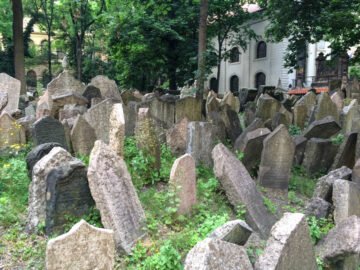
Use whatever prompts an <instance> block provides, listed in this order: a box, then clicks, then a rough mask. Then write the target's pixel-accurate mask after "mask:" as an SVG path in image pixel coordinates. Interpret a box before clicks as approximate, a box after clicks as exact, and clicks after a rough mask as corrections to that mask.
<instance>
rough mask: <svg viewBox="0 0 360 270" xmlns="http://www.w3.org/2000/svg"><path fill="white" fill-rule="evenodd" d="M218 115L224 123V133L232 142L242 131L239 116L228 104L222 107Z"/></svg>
mask: <svg viewBox="0 0 360 270" xmlns="http://www.w3.org/2000/svg"><path fill="white" fill-rule="evenodd" d="M220 115H221V119H222V120H223V122H224V124H225V131H226V135H227V137H228V138H229V139H230V140H231V142H232V143H234V142H235V141H236V139H237V138H238V137H239V135H240V134H241V132H242V130H241V125H240V119H239V116H238V114H237V113H236V112H235V111H234V110H232V109H231V108H230V107H229V106H228V105H224V106H223V107H222V110H221V112H220Z"/></svg>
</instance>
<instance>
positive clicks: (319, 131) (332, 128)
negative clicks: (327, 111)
mask: <svg viewBox="0 0 360 270" xmlns="http://www.w3.org/2000/svg"><path fill="white" fill-rule="evenodd" d="M340 130H341V127H340V126H339V124H338V123H337V122H336V121H335V119H334V118H333V117H332V116H327V117H325V118H323V119H321V120H318V121H314V122H312V123H311V124H310V125H309V126H308V128H307V129H306V130H305V131H304V137H306V138H308V139H310V138H321V139H328V138H330V137H331V136H333V135H335V134H336V133H338V132H339V131H340Z"/></svg>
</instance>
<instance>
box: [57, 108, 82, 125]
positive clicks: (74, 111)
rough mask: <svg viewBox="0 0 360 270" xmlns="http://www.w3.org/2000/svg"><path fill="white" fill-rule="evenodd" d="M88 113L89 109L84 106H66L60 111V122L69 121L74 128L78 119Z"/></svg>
mask: <svg viewBox="0 0 360 270" xmlns="http://www.w3.org/2000/svg"><path fill="white" fill-rule="evenodd" d="M86 111H87V108H86V106H84V105H76V104H66V105H65V106H64V107H63V108H62V109H60V110H59V121H60V122H62V121H64V120H67V121H68V122H69V125H70V126H74V122H75V119H76V117H77V116H78V115H83V114H84V113H85V112H86Z"/></svg>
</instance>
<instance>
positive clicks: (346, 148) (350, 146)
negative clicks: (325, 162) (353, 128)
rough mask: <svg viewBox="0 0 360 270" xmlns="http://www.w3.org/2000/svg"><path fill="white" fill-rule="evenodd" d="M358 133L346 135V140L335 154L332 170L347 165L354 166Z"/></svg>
mask: <svg viewBox="0 0 360 270" xmlns="http://www.w3.org/2000/svg"><path fill="white" fill-rule="evenodd" d="M357 138H358V133H355V132H353V133H350V134H347V135H346V136H345V139H344V142H343V143H342V144H341V145H340V147H339V150H338V153H337V155H336V156H335V160H334V163H333V165H332V168H331V169H332V170H335V169H337V168H340V167H342V166H346V167H348V168H353V167H354V165H355V150H356V141H357Z"/></svg>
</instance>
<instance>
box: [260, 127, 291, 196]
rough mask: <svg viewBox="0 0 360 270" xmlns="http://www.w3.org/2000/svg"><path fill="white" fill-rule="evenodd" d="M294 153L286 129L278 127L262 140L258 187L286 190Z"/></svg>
mask: <svg viewBox="0 0 360 270" xmlns="http://www.w3.org/2000/svg"><path fill="white" fill-rule="evenodd" d="M294 153H295V145H294V142H293V140H292V138H291V136H290V134H289V132H288V130H287V128H286V127H285V126H284V125H280V126H278V127H277V128H276V129H275V130H274V131H273V132H272V133H271V134H270V135H269V136H267V137H266V139H265V140H264V148H263V150H262V153H261V163H260V167H259V177H258V178H259V183H260V185H261V186H263V187H268V188H276V189H283V190H287V189H288V186H289V180H290V172H291V167H292V163H293V159H294Z"/></svg>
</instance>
